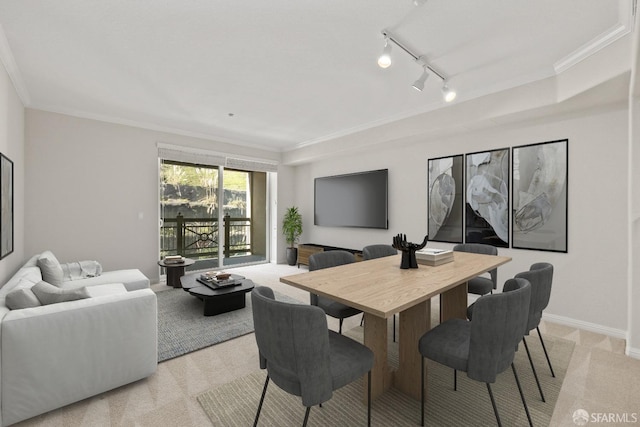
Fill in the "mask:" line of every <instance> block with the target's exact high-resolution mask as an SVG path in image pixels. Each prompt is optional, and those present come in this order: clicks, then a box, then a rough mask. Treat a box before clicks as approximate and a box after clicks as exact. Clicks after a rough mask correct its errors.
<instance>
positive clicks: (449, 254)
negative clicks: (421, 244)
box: [416, 248, 453, 267]
mask: <svg viewBox="0 0 640 427" xmlns="http://www.w3.org/2000/svg"><path fill="white" fill-rule="evenodd" d="M416 261H417V262H418V264H424V265H430V266H432V267H435V266H438V265H442V264H446V263H448V262H451V261H453V251H452V250H446V249H435V248H423V249H420V250H418V251H416Z"/></svg>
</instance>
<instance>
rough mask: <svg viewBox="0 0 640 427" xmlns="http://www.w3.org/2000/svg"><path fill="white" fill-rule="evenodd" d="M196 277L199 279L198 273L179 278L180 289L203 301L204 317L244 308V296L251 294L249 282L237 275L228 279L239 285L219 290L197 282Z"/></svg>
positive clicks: (251, 285) (251, 287) (251, 283)
mask: <svg viewBox="0 0 640 427" xmlns="http://www.w3.org/2000/svg"><path fill="white" fill-rule="evenodd" d="M198 277H200V273H195V274H187V275H185V276H182V277H181V278H180V282H181V283H182V289H184V290H185V291H187V292H189V293H190V294H191V295H193V296H195V297H197V298H198V299H200V300H202V301H204V315H205V316H215V315H216V314H221V313H227V312H229V311H233V310H239V309H241V308H244V307H245V306H246V300H245V294H246V293H247V292H251V290H252V289H253V287H254V285H253V282H252V281H251V280H249V279H245V278H244V277H243V276H239V275H237V274H232V275H231V277H230V278H231V279H234V280H238V281H239V282H240V284H239V285H236V286H230V287H227V288H220V289H214V288H211V287H209V286H206V285H204V284H202V283H200V282H198V280H197V279H198Z"/></svg>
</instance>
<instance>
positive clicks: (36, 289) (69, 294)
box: [31, 281, 90, 305]
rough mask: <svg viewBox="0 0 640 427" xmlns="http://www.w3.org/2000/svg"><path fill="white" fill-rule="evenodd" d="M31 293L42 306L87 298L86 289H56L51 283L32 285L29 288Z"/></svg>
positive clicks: (43, 282)
mask: <svg viewBox="0 0 640 427" xmlns="http://www.w3.org/2000/svg"><path fill="white" fill-rule="evenodd" d="M31 290H32V291H33V293H34V294H35V295H36V297H38V300H40V302H41V303H42V305H47V304H55V303H58V302H65V301H75V300H78V299H83V298H89V297H90V295H89V292H87V287H86V286H83V287H81V288H65V289H62V288H58V287H57V286H53V285H52V284H51V283H47V282H46V281H42V282H39V283H36V284H35V285H33V288H31Z"/></svg>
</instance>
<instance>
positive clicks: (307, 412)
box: [302, 406, 311, 427]
mask: <svg viewBox="0 0 640 427" xmlns="http://www.w3.org/2000/svg"><path fill="white" fill-rule="evenodd" d="M309 411H311V406H307V410H306V411H305V412H304V422H303V423H302V427H306V426H307V421H309Z"/></svg>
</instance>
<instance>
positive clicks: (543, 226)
mask: <svg viewBox="0 0 640 427" xmlns="http://www.w3.org/2000/svg"><path fill="white" fill-rule="evenodd" d="M568 144H569V140H567V139H563V140H558V141H550V142H541V143H537V144H530V145H522V146H519V147H513V171H512V176H513V195H512V197H513V207H512V236H511V237H512V247H513V248H517V249H535V250H541V251H552V252H564V253H566V252H567V231H568V230H567V223H568V216H567V215H568V213H567V184H568V182H567V181H568V167H569V156H568V154H569V153H568Z"/></svg>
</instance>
